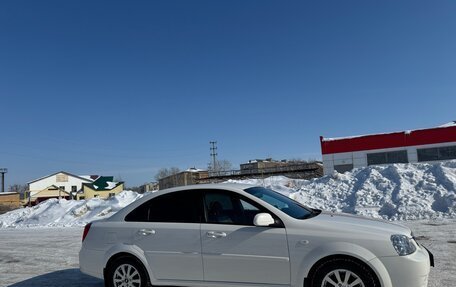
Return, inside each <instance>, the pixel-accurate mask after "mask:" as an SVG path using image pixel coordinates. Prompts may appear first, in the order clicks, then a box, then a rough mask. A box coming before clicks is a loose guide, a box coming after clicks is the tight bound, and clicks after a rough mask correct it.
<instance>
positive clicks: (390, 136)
mask: <svg viewBox="0 0 456 287" xmlns="http://www.w3.org/2000/svg"><path fill="white" fill-rule="evenodd" d="M320 143H321V152H322V159H323V169H324V174H325V175H326V174H331V173H333V172H334V171H337V172H346V171H350V170H352V169H353V168H358V167H365V166H370V165H380V164H391V163H416V162H436V161H445V160H451V159H456V121H455V122H450V123H447V124H445V125H442V126H438V127H435V128H428V129H419V130H411V131H402V132H393V133H385V134H372V135H362V136H352V137H344V138H324V137H320Z"/></svg>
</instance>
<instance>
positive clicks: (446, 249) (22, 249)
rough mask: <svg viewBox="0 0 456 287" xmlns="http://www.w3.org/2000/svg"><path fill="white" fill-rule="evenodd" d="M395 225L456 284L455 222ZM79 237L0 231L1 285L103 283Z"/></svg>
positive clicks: (77, 230) (435, 274)
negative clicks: (86, 263) (82, 265)
mask: <svg viewBox="0 0 456 287" xmlns="http://www.w3.org/2000/svg"><path fill="white" fill-rule="evenodd" d="M399 223H401V224H404V225H407V226H409V227H410V228H412V230H414V233H415V235H416V236H417V237H418V238H419V241H420V242H421V243H422V244H424V245H425V246H426V247H428V248H429V249H430V250H431V251H432V252H433V254H434V256H435V261H436V266H435V267H434V268H432V269H431V274H430V279H429V287H442V286H447V287H450V286H456V264H455V263H454V258H456V220H454V219H450V220H438V221H428V220H426V221H405V222H404V221H401V222H399ZM81 235H82V228H81V227H71V228H27V229H25V228H21V229H11V228H4V229H0V238H1V241H0V287H6V286H10V287H83V286H84V287H103V286H104V285H103V281H101V280H98V279H95V278H92V277H89V276H86V275H83V274H82V273H80V271H79V269H78V268H79V267H78V252H79V249H80V247H81ZM398 287H400V286H398Z"/></svg>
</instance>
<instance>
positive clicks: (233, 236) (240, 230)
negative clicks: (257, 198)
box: [201, 190, 290, 285]
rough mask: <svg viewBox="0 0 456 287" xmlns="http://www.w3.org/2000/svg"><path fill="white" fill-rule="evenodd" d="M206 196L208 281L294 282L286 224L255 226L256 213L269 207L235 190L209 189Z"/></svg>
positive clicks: (203, 230) (204, 228)
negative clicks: (292, 280) (262, 205)
mask: <svg viewBox="0 0 456 287" xmlns="http://www.w3.org/2000/svg"><path fill="white" fill-rule="evenodd" d="M203 198H204V207H205V219H206V222H205V223H203V224H202V225H201V241H202V254H203V266H204V280H205V281H209V282H237V283H260V284H276V285H277V284H290V259H289V254H288V242H287V236H286V232H285V228H284V227H283V225H281V226H276V227H257V226H254V225H253V218H254V216H255V215H256V214H257V213H260V212H267V210H265V209H264V208H262V207H261V206H259V205H258V204H256V203H254V202H253V201H250V200H249V199H247V198H244V197H241V195H239V194H237V193H235V192H229V191H220V190H209V191H205V192H204V197H203ZM271 215H272V214H271Z"/></svg>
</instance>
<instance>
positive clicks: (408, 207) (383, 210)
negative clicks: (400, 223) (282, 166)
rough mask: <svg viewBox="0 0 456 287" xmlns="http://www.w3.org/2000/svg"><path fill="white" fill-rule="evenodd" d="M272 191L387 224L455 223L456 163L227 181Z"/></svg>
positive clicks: (399, 165)
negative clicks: (304, 177) (452, 220)
mask: <svg viewBox="0 0 456 287" xmlns="http://www.w3.org/2000/svg"><path fill="white" fill-rule="evenodd" d="M230 182H239V183H248V184H255V185H263V186H266V187H270V188H272V189H274V190H276V191H279V192H281V193H284V194H286V195H288V196H290V197H291V198H293V199H295V200H297V201H299V202H302V203H303V204H305V205H307V206H310V207H313V208H319V209H324V210H329V211H334V212H346V213H353V214H359V215H364V216H369V217H375V218H383V219H389V220H414V219H436V218H456V194H455V191H456V161H448V162H443V163H434V164H425V163H420V164H393V165H385V166H374V167H367V168H360V169H355V170H353V171H352V172H346V173H344V174H340V173H334V174H333V175H330V176H325V177H322V178H318V179H313V180H296V179H289V178H286V177H270V178H267V179H264V180H260V179H255V180H239V181H230Z"/></svg>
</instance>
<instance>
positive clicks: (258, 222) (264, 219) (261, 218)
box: [253, 213, 275, 226]
mask: <svg viewBox="0 0 456 287" xmlns="http://www.w3.org/2000/svg"><path fill="white" fill-rule="evenodd" d="M274 223H275V221H274V218H272V216H271V215H270V214H269V213H258V214H257V215H255V218H254V219H253V224H254V225H255V226H269V225H271V224H274Z"/></svg>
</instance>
